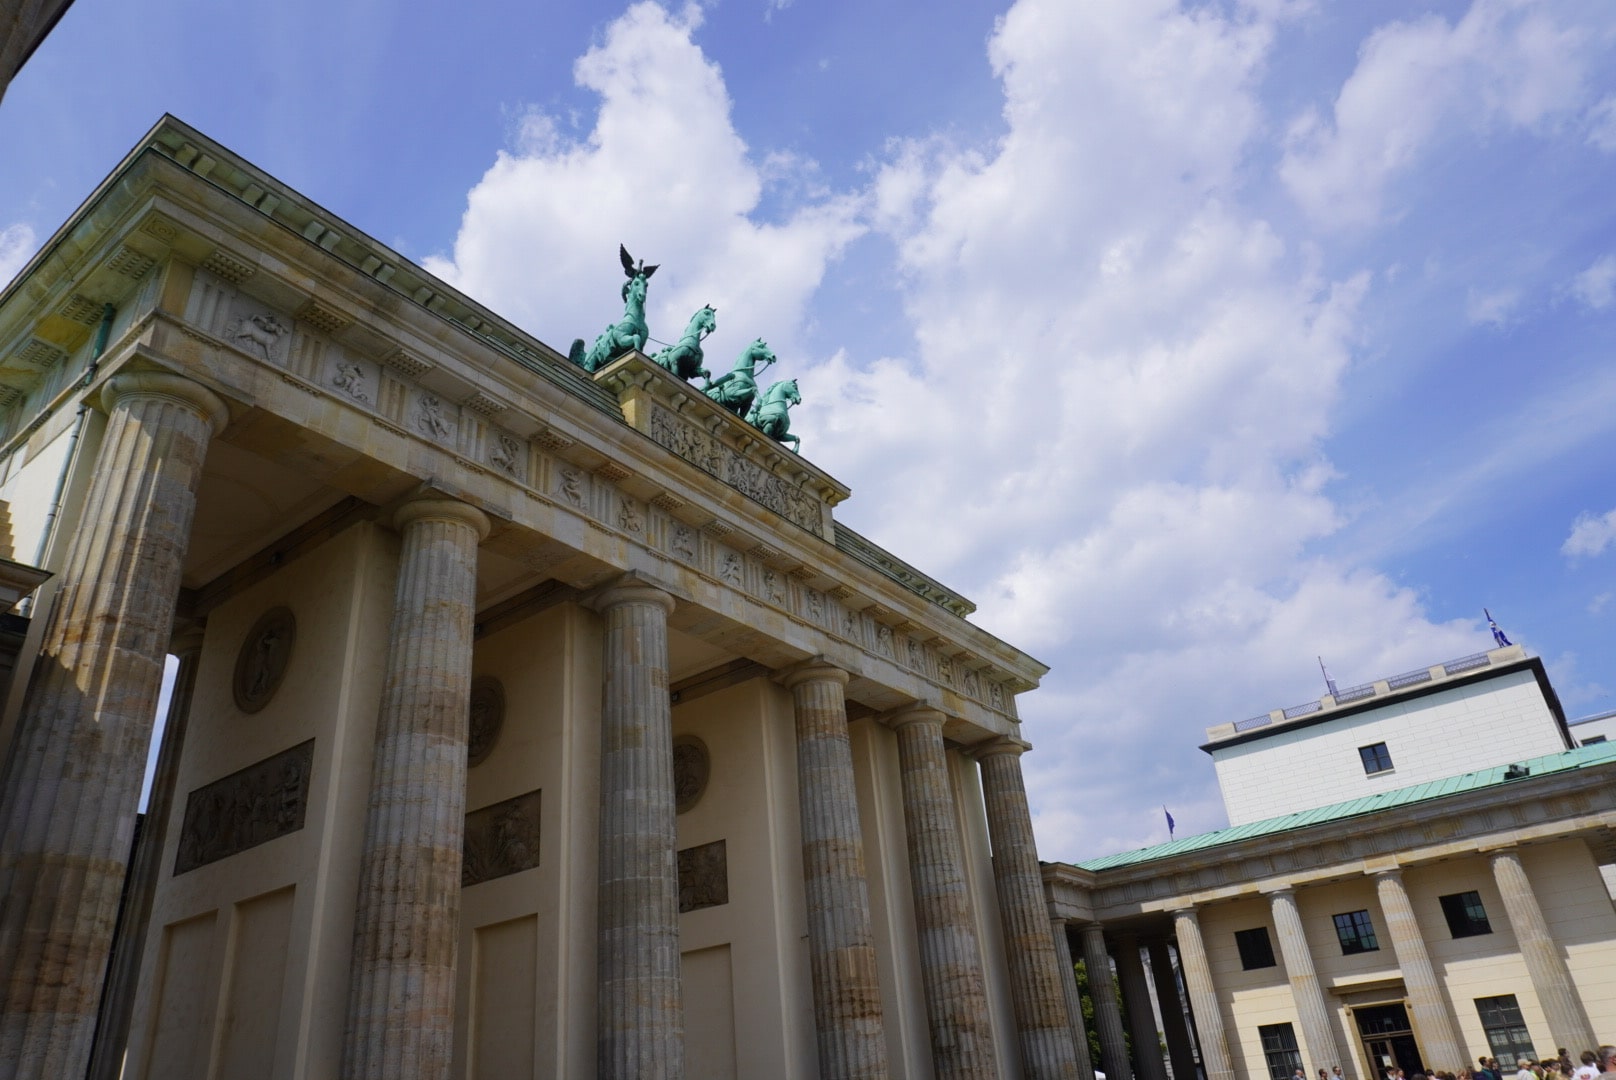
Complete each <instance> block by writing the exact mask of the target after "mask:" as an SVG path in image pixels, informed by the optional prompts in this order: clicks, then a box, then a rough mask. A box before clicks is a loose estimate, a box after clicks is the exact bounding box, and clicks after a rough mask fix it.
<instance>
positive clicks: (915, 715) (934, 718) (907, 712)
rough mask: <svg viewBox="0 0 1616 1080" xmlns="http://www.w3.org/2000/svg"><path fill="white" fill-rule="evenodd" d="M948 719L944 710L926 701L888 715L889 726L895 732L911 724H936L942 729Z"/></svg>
mask: <svg viewBox="0 0 1616 1080" xmlns="http://www.w3.org/2000/svg"><path fill="white" fill-rule="evenodd" d="M947 719H948V717H947V715H946V714H945V713H944V712H943V710H941V709H939V708H937V707H936V706H935V705H931V704H928V703H927V702H924V701H917V702H915V703H914V704H913V705H906V706H904V707H903V708H901V709H897V710H895V711H893V712H890V713H888V714H887V715H886V722H887V726H888V727H890V728H892V730H893V731H897V730H898V729H900V728H905V727H908V726H909V725H910V724H936V725H937V726H938V727H939V728H940V727H942V726H943V722H944V721H946V720H947Z"/></svg>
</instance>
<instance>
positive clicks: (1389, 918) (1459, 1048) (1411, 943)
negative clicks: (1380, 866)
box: [1342, 870, 1466, 1069]
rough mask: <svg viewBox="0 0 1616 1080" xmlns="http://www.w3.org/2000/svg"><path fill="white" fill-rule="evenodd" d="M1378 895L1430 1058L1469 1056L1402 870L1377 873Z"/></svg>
mask: <svg viewBox="0 0 1616 1080" xmlns="http://www.w3.org/2000/svg"><path fill="white" fill-rule="evenodd" d="M1375 895H1376V896H1377V897H1378V898H1379V899H1380V910H1381V913H1382V914H1383V915H1384V916H1385V917H1386V932H1387V934H1388V935H1390V937H1391V939H1392V949H1393V950H1394V951H1395V952H1396V953H1397V966H1398V967H1399V968H1401V969H1402V971H1403V985H1404V986H1405V987H1406V988H1407V989H1408V1002H1409V1004H1410V1005H1412V1006H1413V1007H1414V1024H1415V1026H1416V1027H1417V1028H1418V1029H1419V1032H1420V1044H1421V1046H1422V1048H1423V1049H1424V1051H1425V1057H1426V1059H1427V1060H1429V1061H1434V1062H1449V1061H1464V1060H1466V1055H1465V1052H1464V1046H1463V1044H1461V1043H1460V1042H1459V1039H1458V1037H1457V1036H1456V1035H1455V1034H1454V1027H1453V1018H1452V1017H1451V1016H1450V1015H1449V1013H1448V1003H1447V1001H1446V999H1445V998H1444V997H1443V994H1442V984H1441V983H1439V982H1438V981H1437V977H1436V969H1435V968H1434V967H1432V966H1431V954H1430V952H1429V951H1428V950H1427V949H1426V947H1425V938H1424V936H1423V935H1422V934H1421V933H1420V924H1419V921H1418V920H1417V919H1415V917H1414V905H1413V904H1411V903H1409V899H1408V890H1407V889H1405V888H1403V874H1402V871H1400V870H1386V871H1382V872H1381V873H1378V874H1376V875H1375ZM1342 1068H1343V1069H1345V1068H1346V1066H1345V1065H1343V1066H1342Z"/></svg>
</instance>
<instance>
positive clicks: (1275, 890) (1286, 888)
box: [1258, 885, 1296, 903]
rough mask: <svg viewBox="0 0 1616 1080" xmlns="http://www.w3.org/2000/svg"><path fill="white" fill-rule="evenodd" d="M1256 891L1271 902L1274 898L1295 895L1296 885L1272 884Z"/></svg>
mask: <svg viewBox="0 0 1616 1080" xmlns="http://www.w3.org/2000/svg"><path fill="white" fill-rule="evenodd" d="M1258 891H1259V892H1260V893H1261V895H1263V896H1265V897H1267V898H1268V901H1269V903H1272V902H1273V901H1274V900H1276V899H1278V898H1280V897H1282V896H1291V897H1294V896H1295V895H1296V886H1294V885H1275V886H1273V887H1271V888H1267V889H1260V890H1258Z"/></svg>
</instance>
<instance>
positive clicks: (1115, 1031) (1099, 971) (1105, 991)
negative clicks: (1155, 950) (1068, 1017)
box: [1083, 926, 1133, 1080]
mask: <svg viewBox="0 0 1616 1080" xmlns="http://www.w3.org/2000/svg"><path fill="white" fill-rule="evenodd" d="M1083 966H1084V968H1086V969H1087V970H1088V973H1089V1000H1091V1001H1093V1002H1094V1027H1095V1030H1096V1031H1097V1033H1098V1034H1099V1036H1100V1068H1101V1069H1102V1070H1103V1071H1104V1072H1105V1076H1106V1080H1133V1066H1132V1065H1131V1064H1130V1063H1129V1061H1128V1041H1127V1039H1126V1038H1125V1037H1124V1036H1123V1027H1122V1006H1121V1005H1119V1004H1117V984H1116V981H1115V980H1114V979H1112V977H1111V954H1110V953H1109V952H1107V951H1106V948H1105V931H1104V930H1103V929H1102V928H1100V927H1099V926H1085V927H1084V928H1083Z"/></svg>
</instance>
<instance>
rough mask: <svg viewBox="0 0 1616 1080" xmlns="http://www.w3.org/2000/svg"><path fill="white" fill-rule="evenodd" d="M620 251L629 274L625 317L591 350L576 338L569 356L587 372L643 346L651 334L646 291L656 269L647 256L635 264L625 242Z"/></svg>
mask: <svg viewBox="0 0 1616 1080" xmlns="http://www.w3.org/2000/svg"><path fill="white" fill-rule="evenodd" d="M617 254H618V257H619V258H620V259H621V260H622V261H623V273H624V274H625V275H627V277H628V281H627V282H625V283H624V285H623V317H622V319H620V320H618V321H617V322H615V323H613V324H612V325H611V326H608V327H607V328H606V332H605V333H603V334H601V335H600V337H598V338H596V339H595V343H594V344H593V345H591V346H590V347H589V351H588V352H585V351H584V339H583V338H578V339H576V340H574V341H573V343H572V348H571V349H570V350H568V352H567V358H568V359H570V360H571V361H572V362H573V363H574V364H577V365H578V366H579V367H581V368H583V369H584V370H585V371H599V370H600V369H601V368H603V367H605V366H606V365H607V364H609V363H610V362H611V361H613V360H615V359H617V358H618V357H619V356H622V355H623V354H624V353H626V352H628V351H629V350H630V349H644V348H645V340H646V338H648V337H650V336H651V331H650V330H649V329H647V327H646V325H645V292H646V289H647V288H648V287H649V283H650V280H651V275H652V274H654V273H656V270H657V268H656V267H655V266H646V265H645V260H644V259H641V260H640V262H639V265H638V266H635V264H634V259H633V258H632V257H631V256H630V255H629V253H628V248H626V247H624V246H623V245H622V244H619V245H617Z"/></svg>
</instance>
